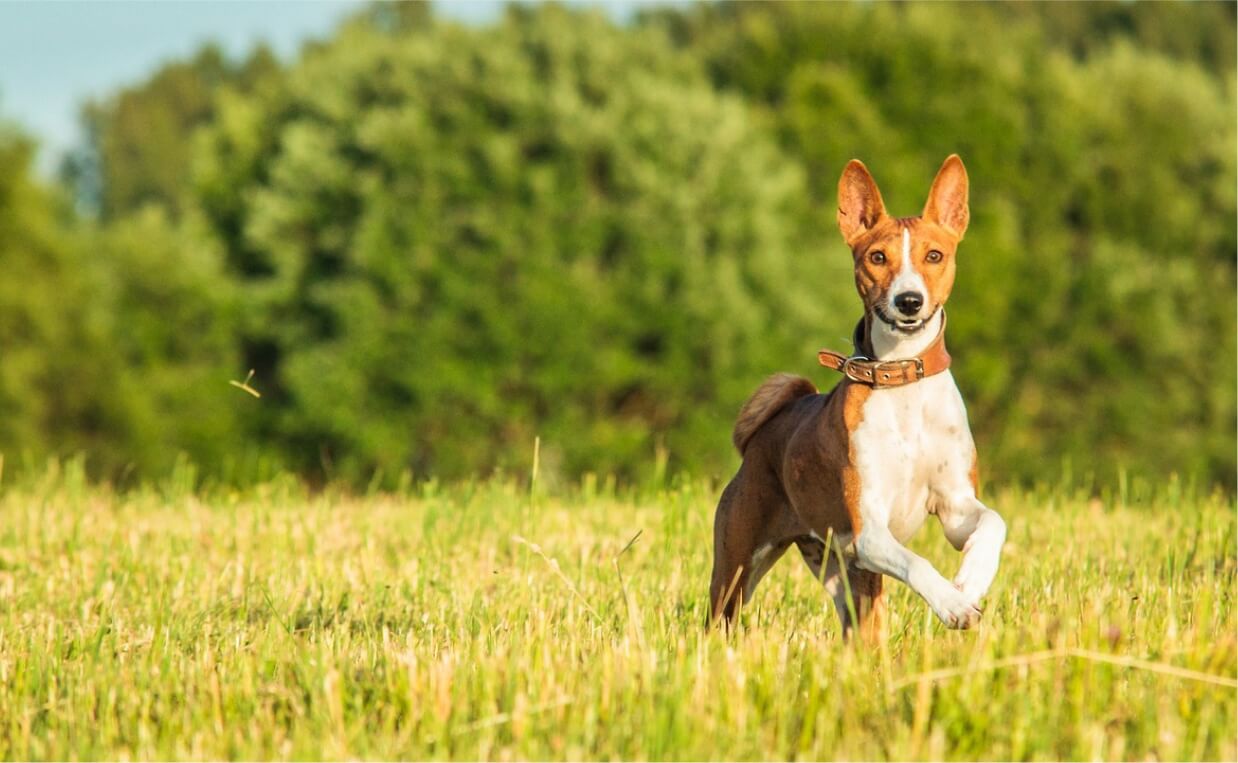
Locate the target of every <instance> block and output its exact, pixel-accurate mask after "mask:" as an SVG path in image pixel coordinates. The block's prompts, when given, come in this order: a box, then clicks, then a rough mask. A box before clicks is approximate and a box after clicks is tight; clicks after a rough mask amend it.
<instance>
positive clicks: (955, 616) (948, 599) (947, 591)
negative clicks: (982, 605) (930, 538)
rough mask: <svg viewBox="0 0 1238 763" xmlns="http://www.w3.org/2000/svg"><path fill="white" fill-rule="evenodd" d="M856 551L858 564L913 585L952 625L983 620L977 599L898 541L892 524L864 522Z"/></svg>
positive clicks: (968, 623) (946, 622)
mask: <svg viewBox="0 0 1238 763" xmlns="http://www.w3.org/2000/svg"><path fill="white" fill-rule="evenodd" d="M855 551H856V564H857V566H858V567H860V568H861V569H865V570H868V571H870V572H879V573H881V574H883V575H889V576H890V577H893V578H898V579H899V580H901V581H903V582H904V583H906V584H907V585H909V586H911V590H913V591H915V592H916V593H918V594H920V596H921V597H923V598H924V600H925V601H926V602H928V605H929V606H930V607H932V609H933V612H934V613H936V615H937V617H939V618H941V621H942V622H943V623H945V624H946V625H948V626H950V627H951V628H968V627H971V626H972V625H973V624H974V623H976V622H978V621H979V620H980V609H979V608H978V607H977V606H976V605H975V602H973V601H972V600H970V599H968V598H967V596H966V595H965V594H964V593H963V592H962V591H960V590H959V589H958V588H956V587H955V586H954V585H952V584H951V583H950V581H948V580H946V579H945V578H944V577H942V576H941V573H939V572H938V571H937V570H936V569H934V568H933V565H932V564H930V563H929V561H928V560H927V559H924V558H923V557H920V556H917V555H916V554H914V553H912V552H911V551H910V550H908V549H907V547H906V546H904V545H903V544H901V543H899V542H898V541H897V540H896V539H895V538H894V536H893V535H891V534H890V530H889V528H887V527H884V526H882V525H880V524H876V523H869V524H866V525H864V528H863V529H862V530H861V531H860V536H859V537H858V538H856V541H855Z"/></svg>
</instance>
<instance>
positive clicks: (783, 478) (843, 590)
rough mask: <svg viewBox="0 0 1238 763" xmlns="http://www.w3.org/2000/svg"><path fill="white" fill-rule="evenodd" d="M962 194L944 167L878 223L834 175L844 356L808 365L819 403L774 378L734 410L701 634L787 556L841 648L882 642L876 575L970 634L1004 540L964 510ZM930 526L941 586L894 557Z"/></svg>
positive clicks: (862, 191) (967, 489)
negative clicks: (853, 637) (954, 360)
mask: <svg viewBox="0 0 1238 763" xmlns="http://www.w3.org/2000/svg"><path fill="white" fill-rule="evenodd" d="M967 195H968V182H967V170H966V169H965V168H964V167H963V162H962V160H961V159H959V157H958V156H957V155H952V156H950V157H949V158H947V159H946V161H945V162H944V163H943V164H942V166H941V169H940V170H939V171H938V172H937V177H936V178H935V179H934V180H933V185H932V188H931V189H930V190H929V196H928V202H927V203H926V204H925V206H924V211H923V212H922V213H921V215H920V216H919V217H891V216H889V215H888V214H886V210H885V204H884V203H883V202H882V200H881V192H880V191H879V190H878V188H877V184H876V183H875V182H874V181H873V178H872V176H871V175H870V174H869V172H868V169H867V168H865V166H864V164H863V163H861V162H860V161H858V160H852V161H851V162H850V163H849V164H848V165H847V167H846V169H845V170H843V174H842V178H841V179H840V180H839V182H838V227H839V229H840V230H841V231H842V235H843V238H844V239H845V240H846V242H847V245H848V246H849V247H850V248H851V254H852V258H853V260H854V265H855V284H856V288H857V289H858V290H859V293H860V298H861V299H862V300H863V302H864V317H863V318H862V319H861V320H860V322H859V325H857V327H856V330H855V335H854V338H853V344H854V350H853V352H852V353H851V354H850V355H842V354H839V353H835V352H831V351H829V350H823V351H821V353H820V354H819V360H820V362H821V364H822V365H824V366H827V367H829V368H831V369H834V370H837V371H840V372H842V374H843V378H842V380H841V381H840V382H839V383H838V385H837V386H835V387H834V389H832V390H831V391H830V392H828V393H825V394H818V392H817V389H816V387H815V386H814V385H813V384H812V382H810V381H808V380H807V379H805V378H803V377H798V376H792V375H789V374H778V375H775V376H772V377H770V378H769V379H768V380H766V382H765V383H764V384H762V385H761V386H760V387H759V388H758V389H757V391H756V392H755V393H753V395H752V397H751V398H750V399H749V400H748V402H747V403H745V404H744V406H743V409H742V410H741V411H740V414H739V418H738V420H737V421H736V423H735V431H734V435H733V440H734V442H735V447H736V448H738V449H739V452H740V455H741V456H742V457H743V463H742V464H741V465H740V467H739V471H738V473H737V474H736V475H735V477H734V478H733V479H732V480H731V481H730V483H729V484H728V485H727V486H726V489H725V490H724V491H723V493H722V497H721V500H720V501H719V503H718V510H717V514H716V515H715V518H714V568H713V579H712V582H711V585H710V599H711V604H712V611H713V615H714V619H715V621H716V620H718V619H721V618H725V619H726V621H727V622H728V623H729V622H730V621H731V620H732V618H733V617H734V615H735V612H736V611H737V609H738V608H739V607H740V606H741V605H742V604H743V603H744V602H749V601H751V600H752V596H753V592H754V591H755V590H756V587H757V583H759V582H760V580H761V577H762V576H763V575H765V573H766V572H768V571H769V569H770V567H771V566H772V565H773V564H774V562H776V561H777V560H778V559H779V557H781V556H782V554H783V553H784V552H785V551H786V550H787V549H788V548H789V547H790V546H791V545H795V546H796V547H797V548H798V550H799V552H800V554H801V555H802V556H803V557H804V561H805V562H807V563H808V567H809V569H811V570H812V573H813V576H814V577H816V578H817V579H818V580H821V581H822V582H823V583H824V585H825V589H826V591H827V592H828V593H829V595H830V596H831V598H832V599H833V600H834V604H835V606H836V608H837V609H838V614H839V617H840V618H841V620H842V624H843V632H844V634H850V633H851V631H852V629H853V628H856V627H858V628H859V630H860V632H861V633H864V634H867V635H872V636H879V635H880V634H881V633H883V632H884V629H883V620H884V610H885V607H884V602H883V599H882V590H883V587H882V580H883V577H882V576H885V575H888V576H890V577H893V578H897V579H898V580H901V581H902V582H903V583H906V584H907V585H909V586H911V588H912V590H914V591H915V592H916V593H918V594H919V595H920V596H921V597H923V598H924V600H925V601H926V602H928V605H929V606H930V607H931V608H932V610H933V612H934V613H936V615H937V617H939V618H940V619H941V620H942V622H944V623H945V624H946V625H947V626H949V627H951V628H968V627H971V626H972V625H973V624H975V623H977V622H978V621H979V619H980V614H981V606H980V604H981V599H982V598H983V597H984V595H985V592H987V591H988V589H989V585H990V584H991V583H992V582H993V578H994V576H995V575H996V574H997V565H998V560H999V557H1000V555H1001V549H1002V544H1003V543H1004V542H1005V540H1006V525H1005V523H1004V522H1003V521H1002V518H1001V517H1000V516H999V515H998V514H997V512H995V511H993V510H992V509H990V508H988V507H987V506H985V505H984V504H983V503H981V502H980V500H979V499H978V498H977V497H976V448H975V445H974V444H973V442H972V436H971V431H970V429H969V428H968V423H967V411H966V409H965V408H964V406H963V399H962V396H960V394H959V391H958V388H957V387H956V386H955V384H954V378H953V377H952V376H951V374H950V371H949V367H950V355H949V353H948V352H947V351H946V346H945V329H946V314H945V304H946V300H947V298H949V296H950V290H951V288H952V287H953V285H954V273H955V252H956V249H957V247H958V245H959V242H960V241H961V240H962V239H963V233H964V232H965V231H966V230H967V222H968V217H969V212H968V201H967ZM930 514H932V515H936V517H937V519H938V520H939V521H940V522H941V526H942V529H943V530H944V531H945V535H946V538H947V539H948V540H949V541H950V543H951V544H952V545H953V546H954V547H955V548H956V549H959V550H961V551H962V552H963V561H962V564H961V566H960V568H959V572H958V574H957V575H955V576H954V579H953V581H951V580H947V579H946V578H944V577H943V576H942V575H941V574H940V573H939V572H938V571H937V570H936V569H934V568H933V566H932V565H931V564H930V563H929V562H928V561H926V560H925V559H923V558H922V557H920V556H917V555H916V554H914V553H912V552H911V551H910V550H908V549H907V547H906V546H904V545H903V544H904V543H906V542H907V540H908V539H909V538H910V537H911V536H912V535H913V534H914V533H915V532H916V530H917V529H919V527H920V525H921V524H923V523H924V520H925V519H926V518H927V517H928V516H929V515H930ZM827 542H828V543H830V546H829V547H827Z"/></svg>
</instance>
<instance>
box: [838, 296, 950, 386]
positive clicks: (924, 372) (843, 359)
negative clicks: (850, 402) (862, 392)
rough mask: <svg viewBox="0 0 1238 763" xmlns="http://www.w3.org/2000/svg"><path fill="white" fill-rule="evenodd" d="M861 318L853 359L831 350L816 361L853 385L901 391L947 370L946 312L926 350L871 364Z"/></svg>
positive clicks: (866, 324) (866, 327) (865, 320)
mask: <svg viewBox="0 0 1238 763" xmlns="http://www.w3.org/2000/svg"><path fill="white" fill-rule="evenodd" d="M870 320H871V319H870V318H869V317H868V316H867V315H865V316H864V317H863V318H861V319H860V322H859V323H857V324H856V327H855V333H854V335H853V338H852V344H853V345H854V346H855V348H856V353H857V354H855V355H843V354H842V353H838V352H834V351H833V350H821V351H820V352H818V353H817V361H818V362H819V363H820V364H821V365H823V366H825V367H826V368H831V369H833V370H835V371H839V372H841V373H842V374H843V375H844V376H846V377H847V378H848V379H850V380H851V381H853V382H857V383H859V384H867V385H868V386H870V387H873V388H874V389H880V388H881V387H901V386H903V385H905V384H912V383H914V382H918V381H920V380H921V379H925V378H928V377H930V376H933V375H935V374H939V373H941V372H942V371H945V370H946V369H947V368H949V367H950V353H949V352H947V351H946V311H945V310H942V311H941V329H940V330H938V332H937V338H935V339H934V340H933V342H932V344H930V345H929V346H928V347H926V348H925V349H924V352H921V353H920V354H919V355H916V356H915V357H913V358H904V359H899V360H874V359H873V358H872V357H871V355H872V354H876V353H873V349H872V343H871V342H870V341H869V336H868V332H869V321H870Z"/></svg>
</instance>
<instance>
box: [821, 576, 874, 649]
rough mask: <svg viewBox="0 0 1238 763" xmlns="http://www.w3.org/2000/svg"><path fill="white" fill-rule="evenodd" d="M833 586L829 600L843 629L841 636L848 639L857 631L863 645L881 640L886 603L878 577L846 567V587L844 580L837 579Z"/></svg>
mask: <svg viewBox="0 0 1238 763" xmlns="http://www.w3.org/2000/svg"><path fill="white" fill-rule="evenodd" d="M834 586H835V590H834V591H832V592H831V596H832V597H833V599H834V608H835V609H837V610H838V619H839V620H840V621H841V622H842V625H843V636H844V637H845V638H847V637H850V636H851V635H852V634H853V632H854V631H855V630H857V629H858V630H859V632H860V636H861V638H863V639H864V640H866V641H874V640H876V639H877V638H879V637H880V636H882V635H883V634H884V632H885V620H886V602H885V594H884V586H883V585H882V576H881V574H880V573H877V572H869V571H868V570H861V569H859V568H857V567H848V568H847V578H846V583H845V584H844V581H843V576H842V575H838V576H837V577H836V580H835V583H834Z"/></svg>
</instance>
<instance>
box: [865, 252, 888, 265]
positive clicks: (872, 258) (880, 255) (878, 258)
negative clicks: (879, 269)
mask: <svg viewBox="0 0 1238 763" xmlns="http://www.w3.org/2000/svg"><path fill="white" fill-rule="evenodd" d="M868 261H869V262H871V263H873V264H874V265H884V264H885V262H886V253H885V252H869V253H868Z"/></svg>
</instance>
